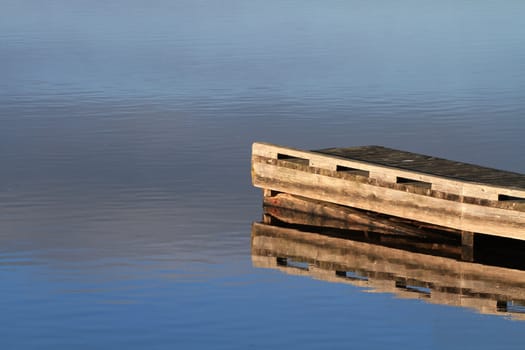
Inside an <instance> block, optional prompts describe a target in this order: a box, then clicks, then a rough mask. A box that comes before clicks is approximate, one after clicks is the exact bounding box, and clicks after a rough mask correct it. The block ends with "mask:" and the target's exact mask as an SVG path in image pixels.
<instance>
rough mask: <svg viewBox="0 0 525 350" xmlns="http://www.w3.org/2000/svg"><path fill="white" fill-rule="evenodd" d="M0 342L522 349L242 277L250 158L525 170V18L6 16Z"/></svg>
mask: <svg viewBox="0 0 525 350" xmlns="http://www.w3.org/2000/svg"><path fill="white" fill-rule="evenodd" d="M0 4H1V9H2V10H1V11H0V159H1V160H2V167H1V170H0V278H1V280H2V287H1V288H0V309H1V310H2V313H1V316H0V325H1V327H0V346H1V348H2V349H71V348H76V349H93V348H97V349H115V348H128V349H174V348H181V349H182V348H185V349H220V348H224V349H250V348H254V349H255V348H265V349H266V348H270V347H289V348H302V349H327V348H329V349H337V348H345V349H348V348H350V349H352V348H355V349H362V348H367V349H387V348H401V347H410V348H419V349H443V348H447V349H465V348H476V349H494V348H498V349H518V348H519V349H522V348H523V344H522V341H521V340H522V337H521V335H522V333H523V330H524V329H525V328H524V327H525V323H523V322H520V321H514V320H509V319H506V318H504V317H498V316H491V315H482V314H478V313H475V312H474V311H473V310H470V309H465V308H457V307H450V306H443V305H436V304H428V303H424V302H422V301H418V300H401V299H397V298H395V297H394V296H392V295H389V294H380V293H364V292H363V290H361V289H360V288H358V287H355V286H349V285H344V284H335V283H328V282H323V281H318V280H315V279H311V278H308V277H301V276H291V275H286V274H283V273H281V272H279V271H277V270H268V269H259V268H255V267H253V266H252V262H251V252H250V230H251V229H250V225H251V223H252V221H257V220H259V219H260V217H261V194H260V191H259V190H256V189H254V188H252V186H251V183H250V164H249V162H250V147H251V143H252V142H253V141H256V140H257V141H266V142H273V143H277V144H283V145H288V146H293V147H298V148H305V149H317V148H324V147H334V146H353V145H367V144H379V145H384V146H389V147H394V148H400V149H405V150H409V151H414V152H418V153H424V154H431V155H434V156H440V157H445V158H449V159H454V160H458V161H465V162H471V163H477V164H482V165H486V166H491V167H496V168H501V169H506V170H511V171H517V172H522V173H523V172H525V161H524V160H525V154H524V152H523V149H525V143H524V141H523V140H524V138H523V135H524V134H525V119H524V115H525V29H524V28H525V27H524V26H523V18H525V3H524V2H522V1H506V2H503V3H501V2H499V3H496V2H494V1H489V0H481V1H476V2H473V1H466V0H465V1H463V0H461V1H452V0H450V1H449V0H445V1H439V2H435V1H411V0H401V1H397V2H391V1H354V0H351V1H336V0H329V1H315V0H313V1H298V0H289V1H288V0H286V1H274V0H266V1H258V0H254V1H241V0H226V1H211V0H198V1H189V0H188V1H186V0H175V1H168V0H149V1H145V0H126V1H124V0H114V1H98V0H95V1H81V0H80V1H65V0H49V1H46V2H45V3H44V2H42V1H36V0H16V1H15V0H2V1H0Z"/></svg>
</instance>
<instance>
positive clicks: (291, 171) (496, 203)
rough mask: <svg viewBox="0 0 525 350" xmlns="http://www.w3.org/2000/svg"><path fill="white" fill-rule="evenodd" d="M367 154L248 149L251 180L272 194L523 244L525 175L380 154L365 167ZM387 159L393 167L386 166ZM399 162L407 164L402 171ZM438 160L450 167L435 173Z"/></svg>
mask: <svg viewBox="0 0 525 350" xmlns="http://www.w3.org/2000/svg"><path fill="white" fill-rule="evenodd" d="M367 149H368V148H363V149H361V151H363V154H364V155H363V157H357V156H355V153H359V149H354V150H356V151H355V152H354V154H351V153H352V152H349V151H348V152H347V151H345V152H342V151H338V150H332V151H330V150H325V151H322V152H325V153H324V154H323V153H318V152H307V151H300V150H295V149H291V148H286V147H280V146H274V145H269V144H261V143H255V144H254V145H253V151H252V152H253V154H252V180H253V183H254V185H255V186H257V187H261V188H266V189H269V190H272V191H278V192H285V193H289V194H293V195H298V196H304V197H308V198H311V199H316V200H321V201H326V202H331V203H335V204H340V205H345V206H350V207H356V208H360V209H364V210H369V211H373V212H377V213H383V214H387V215H392V216H397V217H401V218H407V219H410V220H415V221H421V222H427V223H431V224H434V225H439V226H445V227H450V228H453V229H456V230H462V231H469V232H478V233H486V234H491V235H496V236H502V237H509V238H517V239H525V203H523V201H522V199H523V198H525V175H521V174H514V173H509V172H502V171H497V170H493V169H487V168H482V167H477V166H473V165H468V164H463V163H456V162H451V161H445V160H439V162H438V161H434V160H433V159H431V158H428V157H427V158H428V159H427V160H428V162H429V164H434V168H433V169H432V167H428V168H425V167H424V166H423V165H424V164H423V163H425V162H423V160H424V159H425V158H421V157H425V156H421V155H415V154H412V153H410V154H409V153H406V152H400V151H395V150H388V149H383V148H381V150H382V151H381V152H382V154H381V157H382V158H381V157H379V158H381V159H383V160H381V161H379V160H378V158H373V157H372V156H370V157H371V159H372V160H371V161H370V162H367V161H366V159H367V157H368V156H369V154H367V152H365V151H366V150H367ZM372 153H373V152H372ZM388 154H390V155H391V156H392V157H393V159H394V160H395V161H392V162H388ZM408 156H410V157H408ZM416 156H417V157H420V158H417V157H416ZM351 157H354V159H353V158H351ZM407 157H408V158H407ZM415 157H416V158H417V159H414V158H415ZM404 158H407V159H404ZM294 159H297V160H300V161H294ZM385 159H386V160H385ZM405 160H406V161H410V160H412V161H410V162H406V163H407V165H403V161H405ZM416 160H417V162H416ZM414 162H415V163H414ZM443 162H445V163H446V164H448V165H450V166H452V167H453V169H448V170H445V169H441V168H439V166H438V165H440V166H442V165H443V164H444V163H443ZM447 162H449V163H447ZM412 163H414V164H416V163H417V164H416V165H417V166H413V165H414V164H412ZM410 164H412V165H410ZM421 164H423V165H421ZM402 165H403V166H402ZM454 167H455V168H454ZM338 169H339V170H338ZM348 169H353V170H351V171H349V170H348ZM469 169H470V170H469ZM357 170H359V171H361V172H358V171H357ZM454 171H457V175H456V176H454V174H455V173H454ZM469 171H470V172H469ZM504 185H505V186H504Z"/></svg>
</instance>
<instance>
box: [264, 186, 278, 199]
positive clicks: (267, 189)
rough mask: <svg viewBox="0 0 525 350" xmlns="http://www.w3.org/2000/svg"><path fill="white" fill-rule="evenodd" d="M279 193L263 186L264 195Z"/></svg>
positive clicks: (270, 195) (269, 195) (271, 195)
mask: <svg viewBox="0 0 525 350" xmlns="http://www.w3.org/2000/svg"><path fill="white" fill-rule="evenodd" d="M276 194H277V192H276V191H273V190H270V189H269V188H263V196H264V197H273V196H275V195H276Z"/></svg>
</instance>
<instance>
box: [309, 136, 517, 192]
mask: <svg viewBox="0 0 525 350" xmlns="http://www.w3.org/2000/svg"><path fill="white" fill-rule="evenodd" d="M313 152H317V153H321V154H327V155H331V156H337V157H342V158H346V159H351V160H355V161H360V162H367V163H374V164H378V165H384V166H387V167H392V168H399V169H404V170H408V171H414V172H419V173H425V174H429V175H436V176H441V177H445V178H450V179H455V180H461V181H468V182H472V183H480V184H487V185H493V186H503V187H509V188H515V189H520V190H525V175H523V174H518V173H514V172H510V171H504V170H498V169H493V168H488V167H483V166H479V165H473V164H467V163H462V162H456V161H452V160H448V159H443V158H437V157H432V156H427V155H423V154H418V153H412V152H406V151H400V150H396V149H391V148H387V147H382V146H363V147H349V148H327V149H322V150H316V151H313Z"/></svg>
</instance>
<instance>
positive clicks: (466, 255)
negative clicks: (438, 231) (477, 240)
mask: <svg viewBox="0 0 525 350" xmlns="http://www.w3.org/2000/svg"><path fill="white" fill-rule="evenodd" d="M461 259H462V260H464V261H474V232H470V231H461Z"/></svg>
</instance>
